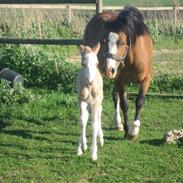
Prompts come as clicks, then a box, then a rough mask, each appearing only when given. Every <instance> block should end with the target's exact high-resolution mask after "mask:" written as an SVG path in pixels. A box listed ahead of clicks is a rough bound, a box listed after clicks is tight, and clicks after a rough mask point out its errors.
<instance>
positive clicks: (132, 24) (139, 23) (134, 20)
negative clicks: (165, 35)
mask: <svg viewBox="0 0 183 183" xmlns="http://www.w3.org/2000/svg"><path fill="white" fill-rule="evenodd" d="M105 26H106V28H107V29H109V30H111V31H113V32H124V33H125V34H126V35H127V37H128V40H127V42H128V44H130V45H134V43H135V40H136V37H137V36H141V35H144V34H146V33H149V30H148V27H147V26H146V25H145V23H144V21H143V17H142V14H141V13H140V12H139V10H138V9H137V8H134V7H129V6H127V7H125V8H124V9H123V10H122V11H121V12H119V14H118V16H117V18H116V19H115V20H114V21H113V22H106V24H105Z"/></svg>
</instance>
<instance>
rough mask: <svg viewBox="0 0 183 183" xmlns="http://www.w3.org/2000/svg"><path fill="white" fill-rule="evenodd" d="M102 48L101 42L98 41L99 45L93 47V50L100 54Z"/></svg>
mask: <svg viewBox="0 0 183 183" xmlns="http://www.w3.org/2000/svg"><path fill="white" fill-rule="evenodd" d="M99 50H100V42H98V43H97V45H96V46H95V47H94V48H93V51H94V52H95V53H96V55H97V54H98V52H99Z"/></svg>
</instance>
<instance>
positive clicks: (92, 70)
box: [84, 52, 98, 84]
mask: <svg viewBox="0 0 183 183" xmlns="http://www.w3.org/2000/svg"><path fill="white" fill-rule="evenodd" d="M84 64H85V69H86V78H87V80H88V82H89V83H90V84H92V83H93V82H94V80H95V75H96V69H97V64H98V59H97V55H96V54H95V53H93V52H91V53H87V54H85V56H84Z"/></svg>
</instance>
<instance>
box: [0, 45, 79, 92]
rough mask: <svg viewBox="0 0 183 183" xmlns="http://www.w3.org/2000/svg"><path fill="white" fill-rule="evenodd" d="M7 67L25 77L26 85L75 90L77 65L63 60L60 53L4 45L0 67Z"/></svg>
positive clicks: (66, 90)
mask: <svg viewBox="0 0 183 183" xmlns="http://www.w3.org/2000/svg"><path fill="white" fill-rule="evenodd" d="M5 67H8V68H10V69H12V70H14V71H16V72H18V73H20V74H22V76H23V77H24V79H25V86H26V87H40V88H49V89H56V88H58V87H59V88H60V89H62V90H63V91H65V92H68V91H75V85H74V83H75V78H76V74H77V72H76V71H77V70H78V67H77V66H75V67H74V66H73V65H72V64H70V63H68V62H66V61H65V59H64V58H62V57H60V55H52V57H51V56H50V55H49V54H48V53H47V50H44V49H38V47H33V46H6V47H3V48H1V58H0V69H2V68H5Z"/></svg>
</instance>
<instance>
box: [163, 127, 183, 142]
mask: <svg viewBox="0 0 183 183" xmlns="http://www.w3.org/2000/svg"><path fill="white" fill-rule="evenodd" d="M164 140H165V142H166V143H168V144H171V143H173V144H176V143H182V144H183V129H180V130H171V131H169V132H166V133H165V134H164Z"/></svg>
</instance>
